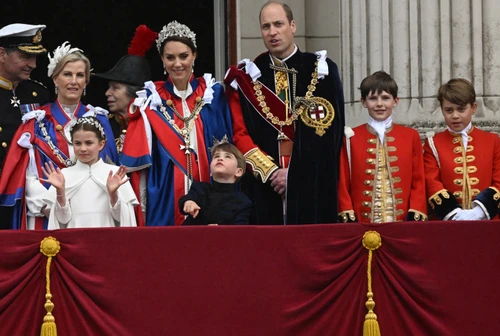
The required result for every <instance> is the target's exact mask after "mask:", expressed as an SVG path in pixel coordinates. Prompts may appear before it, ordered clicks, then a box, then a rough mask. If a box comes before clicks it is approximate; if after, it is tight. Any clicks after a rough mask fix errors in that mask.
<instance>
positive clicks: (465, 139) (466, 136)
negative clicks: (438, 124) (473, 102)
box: [446, 121, 472, 149]
mask: <svg viewBox="0 0 500 336" xmlns="http://www.w3.org/2000/svg"><path fill="white" fill-rule="evenodd" d="M446 128H447V129H448V131H449V132H450V133H451V134H457V135H458V134H461V135H462V143H463V144H464V149H467V145H468V143H469V134H468V133H469V131H470V130H471V128H472V121H471V122H470V123H469V125H467V127H465V128H464V129H463V130H461V131H460V132H455V131H453V130H452V129H451V128H449V127H448V126H447V127H446Z"/></svg>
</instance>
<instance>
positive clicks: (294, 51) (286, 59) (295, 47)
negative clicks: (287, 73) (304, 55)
mask: <svg viewBox="0 0 500 336" xmlns="http://www.w3.org/2000/svg"><path fill="white" fill-rule="evenodd" d="M297 50H299V48H297V45H296V44H295V45H294V48H293V51H292V53H291V54H290V55H288V56H287V57H285V58H283V59H279V58H278V57H276V56H273V55H271V53H269V56H271V61H272V62H273V64H274V59H277V60H278V61H280V62H286V61H288V60H289V59H290V57H292V56H293V55H295V53H296V52H297Z"/></svg>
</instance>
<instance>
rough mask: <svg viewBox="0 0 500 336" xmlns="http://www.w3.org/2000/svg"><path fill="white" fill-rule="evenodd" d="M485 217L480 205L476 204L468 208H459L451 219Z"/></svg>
mask: <svg viewBox="0 0 500 336" xmlns="http://www.w3.org/2000/svg"><path fill="white" fill-rule="evenodd" d="M482 219H486V215H485V213H484V211H483V209H481V207H479V206H476V207H474V208H472V209H470V210H461V211H459V212H458V213H457V214H456V215H455V217H453V220H482Z"/></svg>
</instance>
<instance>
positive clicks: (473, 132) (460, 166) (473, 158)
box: [424, 78, 500, 220]
mask: <svg viewBox="0 0 500 336" xmlns="http://www.w3.org/2000/svg"><path fill="white" fill-rule="evenodd" d="M437 99H438V100H439V102H440V104H441V111H442V113H443V116H444V120H445V122H446V125H447V129H446V130H445V131H443V132H440V133H437V134H435V135H434V134H433V132H429V134H427V140H426V141H425V144H424V162H425V173H426V176H425V179H426V187H427V197H428V201H429V204H430V206H431V208H432V209H433V212H434V214H435V215H436V216H437V217H439V218H440V219H444V220H447V219H453V220H479V219H491V218H494V217H495V216H496V215H497V214H498V211H499V209H498V206H499V202H500V192H499V190H500V138H499V137H498V135H497V134H493V133H490V132H485V131H482V130H480V129H478V128H476V127H474V126H473V125H472V122H471V120H472V116H473V115H474V114H475V113H476V109H477V104H476V92H475V90H474V87H473V86H472V84H471V83H470V82H469V81H468V80H466V79H462V78H454V79H451V80H450V81H448V83H446V84H444V85H442V86H441V88H439V92H438V97H437Z"/></svg>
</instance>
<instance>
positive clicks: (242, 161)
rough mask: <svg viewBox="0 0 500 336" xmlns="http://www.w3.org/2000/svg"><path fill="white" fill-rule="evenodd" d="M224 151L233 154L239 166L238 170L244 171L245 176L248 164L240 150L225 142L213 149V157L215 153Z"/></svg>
mask: <svg viewBox="0 0 500 336" xmlns="http://www.w3.org/2000/svg"><path fill="white" fill-rule="evenodd" d="M220 151H224V152H227V153H231V154H233V155H234V157H235V158H236V162H237V166H238V168H241V169H243V174H245V171H246V168H247V163H246V161H245V157H244V156H243V154H241V152H240V150H239V149H238V148H236V146H235V145H233V144H230V143H229V142H223V143H221V144H218V145H216V146H214V147H212V150H211V154H212V157H213V156H214V155H215V153H217V152H220Z"/></svg>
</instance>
